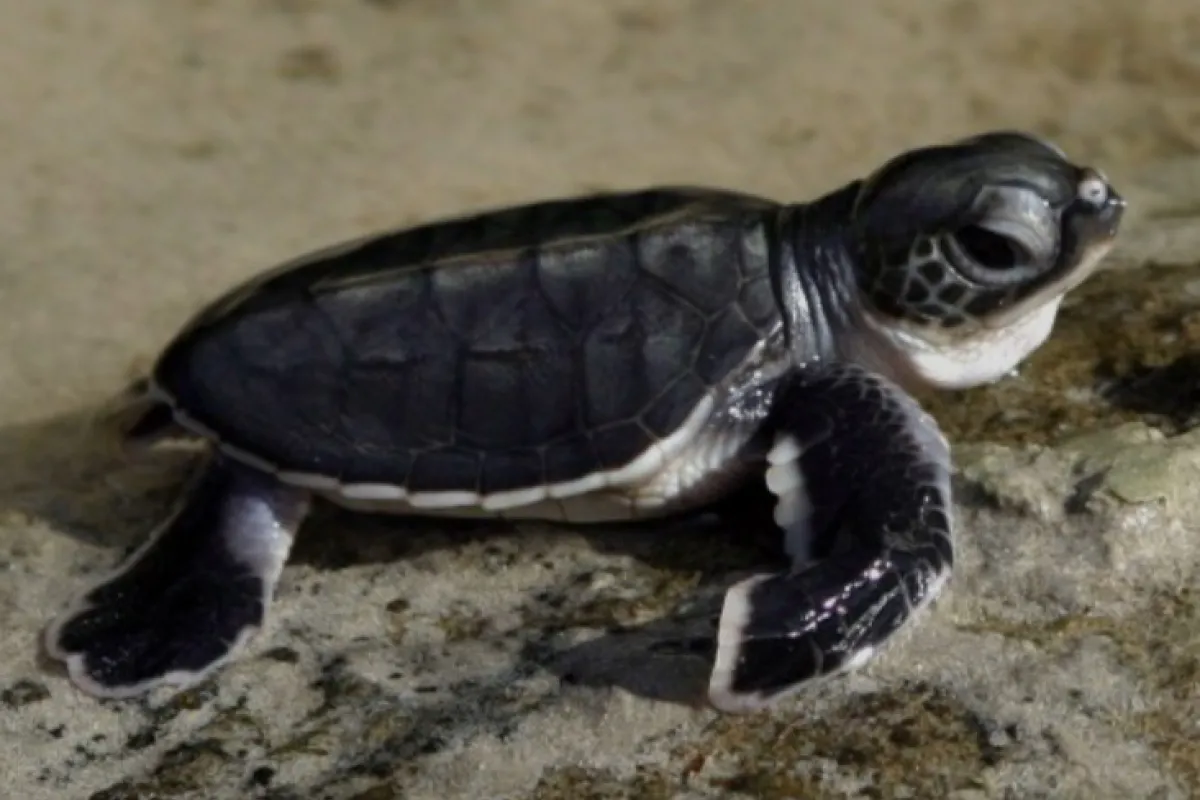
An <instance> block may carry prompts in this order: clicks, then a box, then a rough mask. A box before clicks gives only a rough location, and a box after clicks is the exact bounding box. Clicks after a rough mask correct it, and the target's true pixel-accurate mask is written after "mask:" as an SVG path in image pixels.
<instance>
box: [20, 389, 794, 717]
mask: <svg viewBox="0 0 1200 800" xmlns="http://www.w3.org/2000/svg"><path fill="white" fill-rule="evenodd" d="M104 413H105V409H101V408H88V409H83V410H80V411H78V412H76V413H72V414H67V415H61V416H55V417H50V418H47V419H44V420H39V421H35V422H32V423H26V424H22V425H12V426H8V427H4V428H0V510H2V511H3V512H6V513H7V514H9V515H10V516H11V515H20V516H19V517H18V518H20V517H24V518H25V519H28V520H29V521H30V522H31V524H41V525H45V526H47V527H49V528H50V529H51V530H52V531H54V532H55V533H58V534H61V535H64V536H68V537H71V538H72V539H74V540H76V541H78V542H81V543H85V544H88V545H92V546H98V547H103V548H107V549H111V550H112V551H113V552H112V554H111V556H110V555H105V556H103V557H102V558H103V561H104V564H103V565H98V566H100V567H102V568H107V567H108V566H109V563H111V564H115V563H117V561H118V560H119V559H120V558H121V557H123V555H124V554H126V553H128V552H130V551H132V549H133V548H135V547H136V546H137V545H138V544H140V543H141V542H142V541H143V540H144V538H145V536H146V535H147V534H148V532H149V531H150V530H151V528H153V527H154V526H155V525H156V524H157V523H158V522H159V521H160V520H161V519H162V518H163V516H165V515H166V514H168V513H170V511H171V509H172V507H173V506H174V505H175V503H177V502H178V499H179V496H180V493H181V491H182V490H183V488H184V486H185V484H186V482H187V481H188V479H189V478H190V476H191V475H192V474H193V473H194V471H195V470H196V469H197V468H198V467H199V466H200V465H201V463H202V459H201V458H200V457H199V451H198V450H197V448H196V447H194V446H184V445H180V446H175V445H168V446H162V447H155V448H144V449H143V448H138V449H136V450H133V451H130V450H129V449H126V448H123V447H122V445H121V442H120V440H119V437H118V435H117V432H116V429H115V428H113V427H111V424H110V422H111V420H109V419H106V418H105V417H104ZM772 507H773V503H771V502H770V500H769V498H768V496H767V494H766V491H765V489H764V488H762V487H759V486H757V485H755V486H751V487H749V488H747V489H746V490H745V491H743V492H742V493H740V494H738V495H735V496H734V497H731V498H729V499H727V500H725V501H723V502H722V503H721V504H719V505H717V506H714V507H713V508H711V509H709V510H707V511H706V513H705V514H703V515H696V516H692V517H684V518H677V519H671V520H664V521H658V522H646V523H633V524H626V525H615V526H614V525H603V526H586V527H574V528H566V527H563V526H552V525H547V524H542V523H538V524H533V525H527V524H524V523H512V522H504V521H498V522H468V521H454V520H443V519H428V518H419V517H397V516H386V515H371V514H362V513H354V512H350V511H346V510H344V509H340V508H336V507H334V506H332V505H330V504H328V503H318V504H317V505H316V507H315V509H314V513H313V515H312V516H311V517H310V518H309V520H308V521H307V522H306V524H305V525H304V527H303V528H302V529H301V532H300V535H299V538H298V540H297V543H296V547H295V549H294V550H293V553H292V558H291V559H290V563H292V564H306V565H309V566H311V567H314V568H315V569H318V570H327V571H332V570H340V569H345V568H349V567H353V566H356V565H361V564H386V563H390V562H396V561H401V560H404V559H409V558H415V557H417V556H419V555H421V554H422V553H425V552H429V551H433V550H438V549H445V548H457V547H461V546H463V545H465V544H467V543H470V542H477V541H481V540H490V539H496V538H501V537H504V538H507V537H518V538H521V537H526V536H535V537H547V536H555V535H561V534H563V533H567V532H569V533H570V534H572V535H574V536H576V537H579V538H582V539H583V540H584V541H585V542H586V544H587V546H589V547H591V548H592V549H593V550H594V551H596V552H597V553H600V554H602V555H607V554H611V555H613V556H632V557H633V558H635V559H637V560H639V561H640V562H642V563H643V564H645V565H646V566H649V567H651V568H653V569H655V570H660V571H664V572H666V573H668V574H670V573H679V574H680V575H689V576H692V578H693V579H695V577H696V576H699V585H698V587H697V588H696V590H695V592H693V593H692V594H690V595H689V596H688V597H687V598H686V599H685V600H684V603H683V605H681V606H680V607H679V608H677V609H675V610H674V611H672V612H671V613H669V614H668V615H666V616H665V617H664V618H662V619H660V620H657V621H654V622H651V623H648V624H645V625H640V626H636V627H632V628H627V627H621V626H616V625H600V627H601V628H603V633H601V635H599V636H598V637H597V638H593V639H590V640H588V641H585V642H583V643H576V644H570V645H565V646H558V645H553V644H551V642H552V641H555V640H558V639H560V638H570V637H569V634H570V632H571V630H572V629H573V628H575V627H578V628H580V629H587V630H588V631H590V632H594V631H595V630H596V628H597V622H596V620H595V619H591V620H588V621H587V622H586V623H584V624H578V625H577V624H575V623H573V622H572V620H571V618H570V614H564V615H563V616H562V618H561V619H558V620H547V621H546V623H545V625H543V626H539V627H536V629H534V630H531V632H530V636H531V638H530V639H529V641H528V642H527V643H526V645H525V646H524V647H523V648H522V657H523V658H524V659H526V661H527V663H529V664H530V665H536V666H537V667H539V668H542V669H546V670H549V671H551V672H552V673H553V674H555V675H557V676H559V677H560V678H561V679H562V680H563V681H564V682H566V683H569V684H574V685H584V686H606V687H619V688H622V689H624V690H626V691H629V692H632V693H634V694H636V695H640V696H644V697H648V698H652V699H657V700H663V701H668V702H681V703H691V702H693V701H694V700H695V699H696V697H697V696H699V695H698V693H699V692H702V690H703V687H704V684H705V681H706V680H707V674H708V668H709V666H710V664H711V661H710V659H711V650H712V646H713V634H714V633H715V622H716V618H717V614H718V613H719V611H720V602H721V598H722V595H723V592H724V589H725V588H726V587H728V585H729V584H731V583H733V582H734V581H736V580H738V579H739V578H741V577H743V576H745V575H747V574H750V573H751V572H758V571H763V570H773V569H778V568H780V567H781V566H782V565H783V564H784V563H785V561H784V557H783V553H782V549H781V539H780V537H779V534H778V533H777V531H776V529H775V528H774V525H773V523H772V522H771V518H770V517H771V509H772ZM535 549H536V548H535ZM532 557H533V556H531V558H532ZM572 577H573V576H571V575H564V577H563V582H562V585H561V586H555V587H554V591H555V592H559V593H562V594H563V595H564V596H568V597H569V596H570V594H571V592H572V588H571V586H570V580H571V578H572ZM468 581H469V577H468V576H467V575H466V574H465V573H464V591H469V586H467V585H465V584H466V583H467V582H468ZM65 601H66V598H64V602H65ZM48 613H49V612H48ZM531 616H532V617H534V618H537V617H538V614H536V613H531ZM564 634H568V635H567V636H564ZM399 657H401V658H402V657H403V656H402V654H399ZM42 662H43V664H44V666H45V668H46V669H47V670H48V671H52V672H54V673H57V674H63V672H62V670H60V669H59V667H58V665H57V664H56V663H55V662H52V661H50V660H49V658H48V657H46V656H45V655H44V654H43V658H42ZM218 679H219V673H218Z"/></svg>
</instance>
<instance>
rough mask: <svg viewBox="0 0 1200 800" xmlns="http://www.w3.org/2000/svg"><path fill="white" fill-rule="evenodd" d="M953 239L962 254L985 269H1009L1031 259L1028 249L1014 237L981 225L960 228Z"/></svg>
mask: <svg viewBox="0 0 1200 800" xmlns="http://www.w3.org/2000/svg"><path fill="white" fill-rule="evenodd" d="M955 239H956V240H957V241H958V244H959V246H960V247H961V248H962V251H963V254H964V255H966V256H967V257H968V258H970V259H971V260H973V261H975V262H976V263H977V264H979V265H980V266H981V267H984V268H986V269H991V270H1010V269H1013V268H1015V267H1020V266H1023V265H1026V264H1028V263H1029V262H1030V261H1032V260H1033V254H1032V253H1030V252H1029V249H1028V248H1027V247H1025V246H1024V245H1023V244H1021V243H1020V242H1018V241H1017V240H1016V239H1014V238H1012V237H1011V236H1005V235H1004V234H1002V233H997V232H996V231H993V230H989V229H988V228H985V227H983V226H982V225H968V226H967V227H965V228H962V229H960V230H959V231H958V232H957V233H956V234H955Z"/></svg>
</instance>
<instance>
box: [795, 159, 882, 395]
mask: <svg viewBox="0 0 1200 800" xmlns="http://www.w3.org/2000/svg"><path fill="white" fill-rule="evenodd" d="M857 191H858V184H857V183H853V184H850V185H848V186H845V187H843V188H841V189H838V190H837V191H834V192H832V193H830V194H828V195H825V196H824V197H821V198H818V199H817V200H814V201H813V202H811V203H807V204H795V205H788V206H786V207H784V209H783V210H782V211H781V212H780V214H779V217H778V219H777V222H776V224H777V228H776V236H775V242H774V245H775V248H776V252H775V253H774V254H773V255H774V258H773V261H774V263H775V291H776V296H777V297H778V298H779V301H780V305H781V306H782V308H783V309H784V318H785V327H786V335H787V339H788V343H789V345H790V346H791V349H792V356H793V358H794V359H795V361H796V363H797V364H808V363H813V362H819V361H829V360H833V359H836V358H847V357H852V358H853V357H855V355H856V354H853V353H848V352H847V351H846V345H847V342H846V337H847V335H848V334H851V333H852V331H853V329H854V325H855V323H856V320H857V318H858V316H859V313H860V310H859V308H858V305H859V301H858V296H859V292H858V287H857V286H855V276H854V269H853V266H852V265H851V261H850V255H849V253H848V252H847V248H846V242H845V237H844V234H843V233H842V228H843V226H844V225H845V221H846V220H847V219H848V218H849V214H850V207H851V205H852V204H853V202H854V197H855V195H856V194H857ZM869 366H871V367H872V368H875V369H881V368H882V367H883V366H884V365H877V364H870V365H869ZM888 371H889V372H890V370H888Z"/></svg>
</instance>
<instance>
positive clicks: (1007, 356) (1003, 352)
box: [845, 295, 1063, 389]
mask: <svg viewBox="0 0 1200 800" xmlns="http://www.w3.org/2000/svg"><path fill="white" fill-rule="evenodd" d="M1062 299H1063V298H1062V295H1059V296H1058V297H1055V298H1054V299H1052V300H1050V301H1048V302H1046V303H1043V304H1042V305H1040V306H1038V307H1037V308H1036V309H1034V310H1033V311H1031V312H1030V313H1029V314H1027V315H1025V316H1024V317H1022V318H1020V319H1018V320H1014V321H1013V322H1012V323H1011V324H1010V325H1006V326H1004V327H1003V328H1000V329H996V330H981V331H979V332H977V333H975V334H973V335H971V336H969V337H964V338H963V339H959V340H954V339H953V338H952V337H947V340H946V341H940V342H939V341H934V340H932V339H930V338H926V337H924V336H921V335H920V334H919V333H917V332H915V331H913V330H907V329H905V328H903V327H901V326H899V325H892V324H889V323H887V322H886V321H884V320H881V319H880V318H879V317H878V316H876V315H875V314H874V313H872V312H871V311H870V310H869V309H860V310H859V313H858V314H857V315H856V316H857V319H856V320H855V322H856V323H857V324H856V325H855V326H854V327H855V328H856V330H854V331H846V332H845V334H846V341H847V347H846V350H845V355H846V356H847V357H849V358H852V359H855V360H857V361H861V362H863V363H864V364H867V365H869V366H870V367H871V368H873V369H875V370H878V371H880V372H882V373H883V374H885V375H887V376H889V377H891V378H892V379H893V380H895V381H897V382H898V383H900V384H901V385H904V386H906V387H909V388H915V385H923V386H929V387H932V388H935V389H968V388H971V387H972V386H979V385H980V384H985V383H993V382H995V381H997V380H999V379H1001V378H1003V377H1004V376H1005V375H1007V374H1009V373H1010V372H1012V371H1013V369H1015V368H1016V366H1017V365H1018V364H1020V363H1021V362H1022V361H1023V360H1024V359H1025V358H1027V357H1028V356H1029V355H1030V354H1031V353H1032V352H1033V351H1034V350H1036V349H1037V348H1039V347H1041V345H1042V344H1043V343H1044V342H1045V341H1046V339H1047V338H1048V337H1049V336H1050V331H1051V329H1052V328H1053V327H1054V320H1055V318H1056V317H1057V315H1058V307H1059V305H1061V304H1062Z"/></svg>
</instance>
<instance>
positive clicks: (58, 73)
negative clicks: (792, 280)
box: [0, 0, 1200, 414]
mask: <svg viewBox="0 0 1200 800" xmlns="http://www.w3.org/2000/svg"><path fill="white" fill-rule="evenodd" d="M0 14H2V15H3V19H4V20H5V22H4V24H3V26H0V114H3V116H2V117H0V147H2V152H3V158H0V184H2V185H3V186H4V192H3V193H2V194H0V197H2V198H3V204H4V205H3V207H2V213H0V258H2V259H3V265H2V266H0V304H2V305H0V310H2V311H3V312H4V321H3V325H4V326H5V327H4V328H3V329H2V330H3V331H4V335H5V337H6V340H7V342H8V343H9V344H10V347H9V348H6V352H5V353H4V354H3V355H0V358H3V359H10V360H15V363H13V364H11V366H10V368H13V369H17V370H18V371H19V372H20V374H21V375H22V379H21V380H20V381H11V380H9V381H4V382H3V383H2V384H0V410H6V411H7V413H10V414H13V413H16V414H24V413H27V412H30V411H33V410H35V409H36V410H37V411H45V410H47V407H48V406H53V407H56V408H58V407H65V406H67V405H71V404H73V403H74V401H75V400H76V399H78V394H79V393H80V392H91V391H93V389H94V387H95V386H97V382H100V383H109V382H111V381H113V380H116V379H117V376H118V375H123V374H124V370H127V368H128V364H127V361H128V359H129V358H130V356H132V355H134V354H135V353H134V351H137V354H140V355H148V354H149V353H150V352H151V351H152V350H153V348H154V347H155V346H157V343H158V341H159V340H160V339H161V338H162V337H163V336H165V335H167V334H168V333H169V332H171V331H172V330H173V329H174V328H175V326H176V325H177V324H178V322H179V319H180V316H181V315H183V314H185V313H187V312H189V311H190V310H191V309H192V308H194V307H195V305H196V304H197V303H199V302H201V301H202V300H203V299H205V298H207V297H208V296H210V295H211V294H212V293H214V292H216V291H219V290H220V289H222V288H224V287H225V285H226V284H227V283H228V282H229V281H231V280H236V279H239V278H241V277H243V276H245V275H247V274H249V273H250V272H253V271H256V270H258V269H261V268H263V267H265V266H267V265H269V264H271V263H273V262H275V261H277V260H280V259H283V258H288V257H290V256H292V255H294V254H296V253H297V252H298V251H302V250H304V249H306V248H309V247H315V246H320V245H323V244H326V243H329V242H331V241H335V240H337V239H340V238H343V237H348V236H355V235H359V234H361V233H363V232H365V231H368V230H373V229H376V228H381V227H390V226H394V225H398V224H404V223H410V222H414V221H416V220H418V219H423V218H429V217H432V216H436V215H439V214H443V213H454V212H459V211H462V210H467V209H469V208H476V207H480V206H486V205H494V204H501V203H507V202H513V201H521V200H526V199H532V198H535V197H540V196H545V195H550V194H557V193H570V192H579V191H586V190H590V189H598V188H617V187H631V186H636V185H643V184H648V183H655V182H668V181H669V182H696V183H713V184H718V185H722V186H727V187H731V188H738V189H744V190H749V191H757V192H763V193H766V194H769V195H771V196H774V197H777V198H781V199H789V198H796V199H804V198H808V197H810V196H812V195H814V194H816V193H819V192H821V191H824V190H825V189H828V188H831V187H833V186H835V185H837V184H839V183H841V182H843V181H846V180H848V179H850V178H853V177H855V176H857V175H859V174H861V173H862V172H864V171H865V170H868V169H871V168H872V167H873V166H874V165H876V163H877V162H879V161H880V160H881V159H883V158H886V157H888V156H890V155H892V154H894V153H896V152H897V151H899V150H902V149H905V148H908V147H912V146H914V145H917V144H922V143H926V142H929V141H933V140H940V139H944V138H948V137H953V136H958V135H961V134H963V133H967V132H971V131H975V130H979V129H983V128H991V127H1021V128H1027V129H1030V130H1033V131H1036V132H1038V133H1042V134H1045V135H1047V136H1051V137H1053V138H1054V139H1056V140H1057V141H1058V142H1059V143H1060V144H1061V145H1063V146H1064V147H1065V148H1067V150H1068V151H1070V153H1071V154H1072V155H1073V156H1074V157H1077V158H1080V159H1085V160H1092V161H1094V162H1096V163H1097V164H1098V165H1100V166H1101V167H1103V168H1104V169H1105V170H1107V171H1109V172H1110V173H1112V174H1114V175H1115V176H1116V177H1118V178H1119V177H1120V176H1121V175H1122V174H1123V173H1124V172H1126V171H1128V170H1132V169H1134V168H1136V167H1137V166H1138V165H1140V164H1143V163H1145V162H1148V161H1153V160H1155V159H1161V158H1164V157H1170V156H1175V155H1180V154H1190V153H1195V152H1197V151H1198V150H1200V4H1197V3H1195V2H1188V1H1187V0H1147V1H1146V2H1139V3H1137V4H1134V3H1129V2H1126V0H1058V2H1054V3H1042V2H1032V0H1018V1H1016V2H1009V3H995V2H976V0H859V1H858V2H845V0H788V1H787V2H785V1H784V0H757V2H746V1H742V2H734V1H733V0H609V1H606V2H598V1H597V0H336V1H334V0H240V1H239V2H233V0H106V1H105V2H104V3H77V2H69V1H68V0H39V2H37V3H28V2H21V1H20V0H0ZM0 366H2V365H0Z"/></svg>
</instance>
